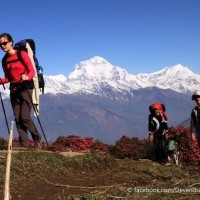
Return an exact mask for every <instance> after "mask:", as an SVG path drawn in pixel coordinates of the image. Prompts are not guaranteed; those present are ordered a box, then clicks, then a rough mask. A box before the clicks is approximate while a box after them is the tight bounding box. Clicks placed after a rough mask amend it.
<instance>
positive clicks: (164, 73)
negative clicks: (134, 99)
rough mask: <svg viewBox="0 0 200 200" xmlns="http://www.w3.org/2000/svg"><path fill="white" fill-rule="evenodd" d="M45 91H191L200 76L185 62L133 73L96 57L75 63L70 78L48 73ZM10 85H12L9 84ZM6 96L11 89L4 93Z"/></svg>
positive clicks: (103, 93)
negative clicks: (151, 88)
mask: <svg viewBox="0 0 200 200" xmlns="http://www.w3.org/2000/svg"><path fill="white" fill-rule="evenodd" d="M44 78H45V93H50V94H58V93H62V94H94V95H101V96H107V95H108V94H107V93H106V92H105V90H108V89H109V90H112V91H113V92H119V93H124V92H125V93H131V91H132V90H137V89H141V88H147V87H158V88H160V89H172V90H174V91H176V92H180V93H184V94H188V93H191V92H194V91H195V90H197V89H198V88H199V87H200V75H199V74H195V73H193V72H192V71H191V70H190V69H189V68H188V67H185V66H183V65H181V64H178V65H175V66H170V67H166V68H164V69H162V70H160V71H157V72H154V73H150V74H147V73H141V74H137V75H134V74H131V73H128V72H127V71H126V70H125V69H123V68H121V67H118V66H113V65H112V64H111V63H109V62H108V61H107V60H106V59H104V58H102V57H99V56H95V57H93V58H91V59H89V60H86V61H82V62H80V63H79V64H76V65H75V68H74V71H72V72H71V73H70V74H69V75H68V77H66V76H64V75H62V74H60V75H54V76H45V75H44ZM7 87H8V86H7ZM2 96H3V97H8V96H9V91H8V90H6V91H3V92H2Z"/></svg>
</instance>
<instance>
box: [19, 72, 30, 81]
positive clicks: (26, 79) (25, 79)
mask: <svg viewBox="0 0 200 200" xmlns="http://www.w3.org/2000/svg"><path fill="white" fill-rule="evenodd" d="M21 79H22V81H28V80H29V77H28V76H27V75H26V74H22V75H21Z"/></svg>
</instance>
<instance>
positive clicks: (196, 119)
mask: <svg viewBox="0 0 200 200" xmlns="http://www.w3.org/2000/svg"><path fill="white" fill-rule="evenodd" d="M192 100H194V101H195V102H196V106H195V107H194V108H193V109H192V111H191V118H190V132H191V134H192V140H193V141H196V140H197V142H198V146H199V147H200V91H196V92H195V93H194V94H193V95H192Z"/></svg>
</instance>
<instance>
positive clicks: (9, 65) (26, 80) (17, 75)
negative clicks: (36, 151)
mask: <svg viewBox="0 0 200 200" xmlns="http://www.w3.org/2000/svg"><path fill="white" fill-rule="evenodd" d="M13 44H14V41H13V39H12V37H11V35H10V34H8V33H2V34H0V48H1V49H2V50H3V51H4V52H5V56H4V58H3V59H4V62H3V66H2V67H3V71H4V74H5V77H4V78H1V79H0V80H1V81H0V84H6V83H10V99H11V105H12V108H13V113H14V116H15V121H16V127H17V131H18V134H19V141H20V145H21V146H22V147H28V131H29V132H30V133H31V136H32V138H33V141H34V144H35V148H41V136H40V133H39V132H38V130H37V129H36V127H35V124H34V122H33V121H32V119H31V117H30V114H31V109H32V100H31V96H32V92H33V88H34V83H33V77H34V76H35V70H34V66H33V64H32V62H31V60H30V58H29V55H28V54H27V53H26V52H24V51H23V52H21V56H22V59H23V60H24V63H25V64H26V66H24V65H23V64H22V63H21V62H20V61H19V59H18V56H17V51H16V50H15V49H14V48H13Z"/></svg>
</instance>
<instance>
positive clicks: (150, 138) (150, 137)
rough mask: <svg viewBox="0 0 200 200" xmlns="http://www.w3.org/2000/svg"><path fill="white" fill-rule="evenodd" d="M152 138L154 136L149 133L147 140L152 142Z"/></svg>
mask: <svg viewBox="0 0 200 200" xmlns="http://www.w3.org/2000/svg"><path fill="white" fill-rule="evenodd" d="M153 138H154V135H153V134H150V135H149V140H150V141H151V142H152V141H153Z"/></svg>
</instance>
